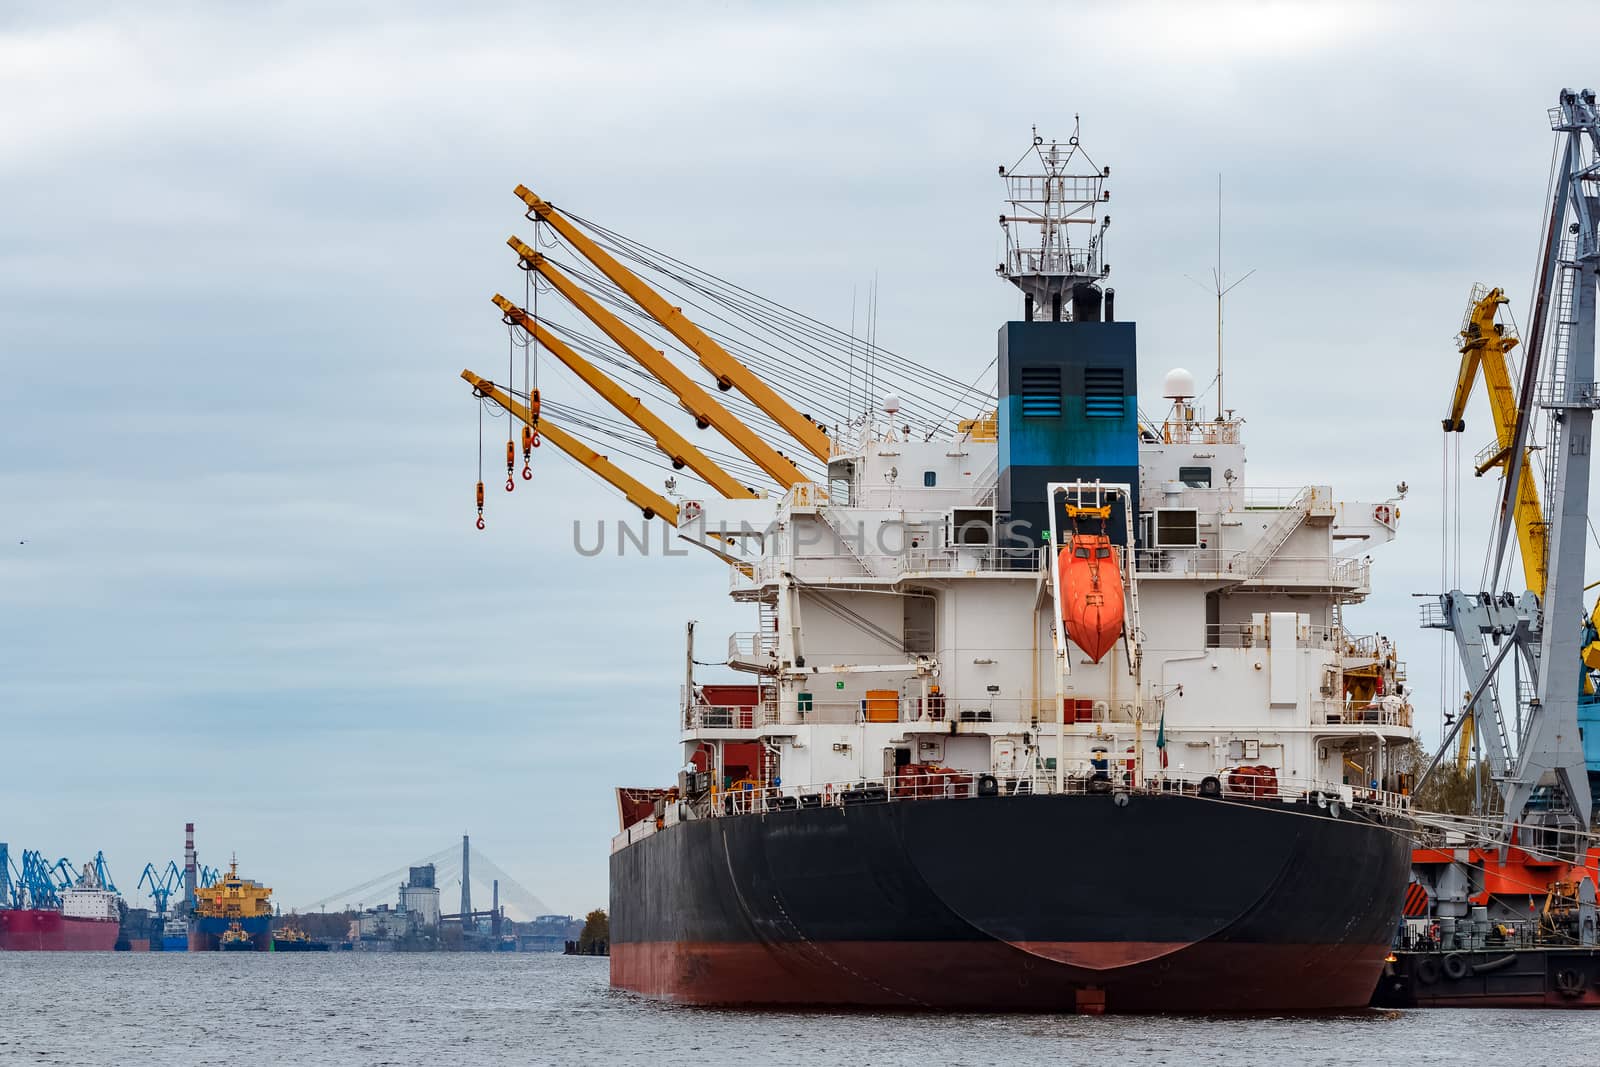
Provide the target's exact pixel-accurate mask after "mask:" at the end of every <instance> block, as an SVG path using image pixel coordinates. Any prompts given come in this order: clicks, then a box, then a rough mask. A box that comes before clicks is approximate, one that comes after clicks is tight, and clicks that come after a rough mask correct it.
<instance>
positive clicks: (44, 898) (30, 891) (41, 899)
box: [13, 848, 61, 911]
mask: <svg viewBox="0 0 1600 1067" xmlns="http://www.w3.org/2000/svg"><path fill="white" fill-rule="evenodd" d="M51 870H52V868H51V866H50V863H49V861H48V860H46V859H45V858H44V856H43V854H41V853H40V852H38V851H37V850H36V849H31V848H30V849H24V850H23V852H22V866H21V868H19V869H17V871H16V874H17V884H16V889H15V890H14V892H13V895H14V900H15V903H16V906H17V907H26V908H42V909H45V910H47V911H48V910H50V909H53V908H58V907H60V906H61V896H60V894H59V893H58V892H57V891H56V882H55V879H54V877H52V876H51V873H50V872H51Z"/></svg>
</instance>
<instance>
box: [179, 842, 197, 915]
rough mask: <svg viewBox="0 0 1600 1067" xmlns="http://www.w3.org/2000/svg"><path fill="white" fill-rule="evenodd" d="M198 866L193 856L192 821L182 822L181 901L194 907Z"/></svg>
mask: <svg viewBox="0 0 1600 1067" xmlns="http://www.w3.org/2000/svg"><path fill="white" fill-rule="evenodd" d="M198 882H199V877H198V866H197V864H196V863H195V856H194V823H192V822H189V823H184V824H183V903H184V906H185V907H186V908H190V909H192V908H193V907H194V898H195V893H196V891H197V890H198V889H199V885H198Z"/></svg>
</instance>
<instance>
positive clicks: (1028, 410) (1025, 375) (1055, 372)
mask: <svg viewBox="0 0 1600 1067" xmlns="http://www.w3.org/2000/svg"><path fill="white" fill-rule="evenodd" d="M1022 417H1023V418H1025V419H1059V418H1060V417H1061V368H1060V367H1023V368H1022Z"/></svg>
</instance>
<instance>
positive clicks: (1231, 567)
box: [1134, 548, 1372, 590]
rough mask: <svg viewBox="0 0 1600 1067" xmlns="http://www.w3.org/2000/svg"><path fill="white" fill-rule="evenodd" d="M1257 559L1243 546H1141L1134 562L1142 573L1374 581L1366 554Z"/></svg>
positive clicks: (1340, 583) (1347, 584) (1360, 586)
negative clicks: (1233, 548) (1219, 547)
mask: <svg viewBox="0 0 1600 1067" xmlns="http://www.w3.org/2000/svg"><path fill="white" fill-rule="evenodd" d="M1258 562H1259V561H1256V560H1253V559H1252V558H1251V554H1250V552H1248V551H1246V550H1244V549H1240V550H1238V551H1224V550H1222V549H1216V548H1209V549H1207V548H1202V549H1142V550H1140V551H1139V553H1138V554H1137V556H1136V557H1135V561H1134V566H1135V569H1136V570H1137V571H1138V573H1139V574H1140V575H1159V574H1165V575H1171V576H1173V577H1189V578H1218V579H1222V580H1224V581H1226V580H1229V579H1232V580H1234V581H1239V582H1245V581H1249V582H1253V583H1255V584H1257V585H1273V584H1283V585H1317V586H1333V587H1341V588H1349V589H1353V590H1366V589H1368V588H1370V587H1371V584H1372V565H1371V564H1370V563H1368V562H1367V561H1366V560H1365V559H1364V558H1355V559H1351V558H1343V557H1339V556H1273V557H1272V558H1271V559H1269V560H1267V561H1266V563H1264V564H1260V565H1259V566H1257V563H1258ZM1252 572H1253V573H1252Z"/></svg>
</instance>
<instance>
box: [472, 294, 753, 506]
mask: <svg viewBox="0 0 1600 1067" xmlns="http://www.w3.org/2000/svg"><path fill="white" fill-rule="evenodd" d="M494 302H495V305H496V306H497V307H499V309H500V310H501V311H503V312H505V316H506V321H507V322H512V323H515V324H516V325H518V326H520V327H522V328H523V329H524V330H526V331H527V332H528V334H529V336H531V337H533V338H534V339H535V340H537V341H538V342H539V344H541V345H543V346H544V348H545V350H546V351H548V352H549V353H550V354H551V355H553V356H555V357H556V358H557V359H559V360H560V361H561V362H562V363H564V364H566V365H567V367H568V368H570V369H571V370H572V372H573V373H574V374H576V375H577V376H578V377H580V378H582V379H583V380H584V382H585V383H587V384H588V385H589V387H590V388H592V389H593V390H594V391H595V392H597V393H599V394H600V395H601V396H602V397H603V398H605V400H606V402H607V403H609V404H610V405H611V406H612V407H614V408H616V409H617V410H618V411H620V412H622V414H624V415H626V416H627V417H628V418H629V419H630V420H631V421H632V422H633V423H634V424H635V425H636V426H638V427H639V428H640V429H642V430H644V431H645V432H646V433H648V434H649V435H650V436H651V437H652V438H654V439H655V443H656V447H657V448H659V449H661V451H662V452H664V453H666V455H667V457H668V458H669V459H671V460H672V465H673V466H674V467H685V466H686V467H688V468H689V469H690V470H692V471H694V472H695V473H696V474H698V475H699V476H700V477H702V478H704V479H705V480H706V481H707V482H708V483H710V485H711V487H712V488H713V489H715V490H716V491H717V492H719V493H721V494H722V495H723V496H725V497H733V498H742V499H747V500H753V499H755V498H756V497H758V496H759V495H760V494H758V493H757V492H756V491H755V490H754V489H751V488H749V487H747V486H744V485H741V484H739V480H738V479H737V478H735V477H734V476H733V475H731V474H729V473H728V472H727V471H725V470H723V469H722V468H721V467H719V466H718V465H717V464H716V462H715V461H713V460H712V459H711V457H709V456H707V455H706V454H705V453H704V452H702V451H700V450H699V449H698V448H696V447H695V446H694V445H692V444H690V443H689V441H688V440H687V439H686V438H685V437H684V436H683V435H682V434H680V433H678V431H676V430H674V429H673V428H672V427H671V426H668V425H667V424H666V423H665V422H663V421H662V420H661V417H660V416H658V415H657V414H656V413H655V412H653V411H651V410H650V409H649V408H647V407H645V406H644V402H643V401H642V400H640V399H639V398H638V397H636V396H633V395H632V394H630V393H629V392H628V391H627V390H625V389H623V388H622V387H621V386H620V385H618V384H617V383H616V382H614V381H612V380H611V378H610V377H608V376H607V375H606V374H604V373H602V372H601V371H600V369H599V368H597V367H596V366H595V365H594V364H592V363H590V362H589V361H588V360H586V359H584V358H583V357H582V356H580V355H578V353H576V352H574V351H573V350H572V349H571V348H570V347H569V346H567V345H566V344H565V343H564V342H562V340H561V339H560V338H559V337H556V336H555V335H553V334H552V333H551V332H550V331H549V330H547V329H545V328H544V326H543V325H541V324H540V323H539V321H538V320H536V319H535V318H534V317H533V316H532V315H529V314H528V313H527V312H525V311H523V310H522V309H521V308H519V307H517V305H515V304H513V303H512V302H511V301H509V300H507V299H506V298H505V297H503V296H501V295H500V294H499V293H496V294H495V295H494ZM543 418H544V416H543V415H542V414H541V415H540V420H541V421H542V420H543Z"/></svg>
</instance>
